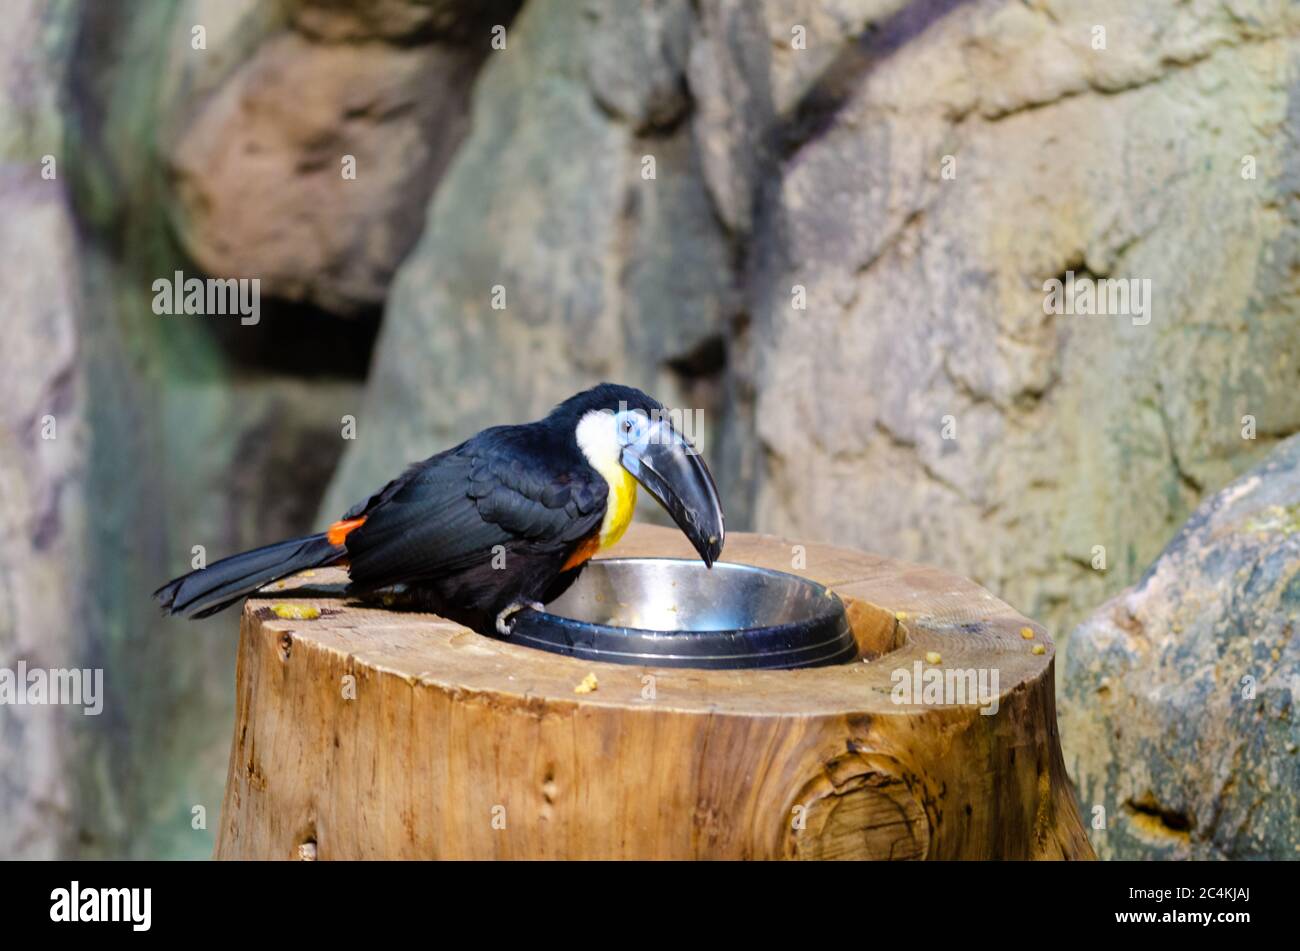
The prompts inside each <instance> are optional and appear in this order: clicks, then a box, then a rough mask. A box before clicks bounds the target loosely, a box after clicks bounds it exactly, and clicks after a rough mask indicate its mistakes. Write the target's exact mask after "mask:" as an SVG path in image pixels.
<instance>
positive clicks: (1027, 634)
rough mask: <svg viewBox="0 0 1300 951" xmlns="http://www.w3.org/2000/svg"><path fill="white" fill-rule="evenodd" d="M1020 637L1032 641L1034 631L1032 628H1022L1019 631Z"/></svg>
mask: <svg viewBox="0 0 1300 951" xmlns="http://www.w3.org/2000/svg"><path fill="white" fill-rule="evenodd" d="M1020 636H1021V637H1023V638H1024V639H1025V640H1027V641H1032V640H1033V639H1034V629H1033V628H1032V627H1022V628H1021V629H1020Z"/></svg>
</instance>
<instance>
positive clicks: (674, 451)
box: [154, 383, 724, 636]
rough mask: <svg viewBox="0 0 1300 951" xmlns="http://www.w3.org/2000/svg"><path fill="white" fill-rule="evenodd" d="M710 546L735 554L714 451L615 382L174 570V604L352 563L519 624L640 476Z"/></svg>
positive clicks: (431, 602)
mask: <svg viewBox="0 0 1300 951" xmlns="http://www.w3.org/2000/svg"><path fill="white" fill-rule="evenodd" d="M638 484H640V485H641V486H644V487H645V489H646V490H647V491H648V492H649V493H650V494H651V495H652V496H654V498H655V499H657V500H658V501H659V503H660V504H662V505H663V506H664V508H665V509H667V510H668V513H669V515H671V516H672V518H673V521H675V522H676V523H677V525H678V527H679V528H681V530H682V532H683V533H685V535H686V537H687V538H688V539H690V541H691V544H692V545H693V546H694V548H695V550H696V551H697V552H699V555H700V558H701V559H702V560H703V561H704V564H705V565H706V566H708V567H710V568H711V567H712V566H713V563H714V561H716V560H717V558H718V557H719V555H721V553H722V545H723V540H724V528H723V514H722V505H721V503H720V502H719V499H718V490H717V488H716V486H715V485H714V482H713V476H712V474H710V472H709V469H708V467H707V466H706V465H705V464H704V460H703V459H702V458H701V457H700V455H699V453H698V452H697V451H696V449H695V448H694V447H693V446H692V445H691V443H690V442H689V441H688V440H687V439H686V438H685V437H684V436H683V435H682V433H681V432H679V430H678V429H677V428H676V427H674V426H673V424H672V420H671V416H670V414H669V413H668V411H667V410H665V408H664V407H663V405H662V404H660V403H659V402H657V401H656V400H654V399H653V398H651V397H650V396H648V395H646V394H645V393H643V392H641V391H640V390H638V389H634V388H633V387H630V386H621V385H617V384H612V383H602V384H600V385H599V386H595V387H593V388H591V389H589V390H585V391H583V392H581V393H578V394H577V395H575V396H572V397H570V398H569V399H567V400H565V401H564V402H563V403H560V404H559V405H558V406H556V407H555V409H554V410H552V411H551V413H550V414H549V415H548V416H546V417H545V418H543V419H540V420H537V421H536V422H532V423H525V424H522V425H514V426H494V427H491V428H490V429H485V430H483V431H482V432H481V433H479V434H478V435H476V436H473V437H471V438H470V439H467V440H466V441H465V442H463V443H461V444H460V445H459V446H456V447H454V448H452V449H448V450H446V451H445V452H440V453H438V454H437V455H434V456H430V457H429V458H428V459H425V460H424V461H423V462H417V463H415V464H414V465H412V466H410V467H409V468H408V469H407V470H406V471H405V472H403V473H402V474H401V475H400V476H398V477H397V478H396V479H394V480H392V481H391V482H389V483H388V484H387V485H385V486H384V487H383V488H382V489H380V490H379V491H378V492H376V493H375V494H374V495H372V496H370V498H368V499H366V500H365V501H364V502H361V503H360V504H358V505H355V506H353V507H352V508H351V509H350V510H349V511H348V512H347V513H346V514H345V515H344V516H343V517H342V518H341V519H339V520H338V521H337V522H335V523H334V524H333V525H331V526H330V527H329V529H328V530H327V531H324V532H321V533H320V534H317V535H307V536H305V537H303V538H294V539H291V540H289V541H283V542H277V543H276V544H273V545H267V546H265V547H262V548H257V549H254V550H253V551H248V552H244V553H243V554H239V555H232V556H231V557H229V558H223V559H221V560H220V561H216V562H213V563H212V564H210V565H208V566H207V567H205V568H200V569H198V570H196V571H192V572H190V573H189V574H187V575H182V576H181V577H179V578H176V579H175V580H173V581H169V582H167V584H165V585H163V586H162V587H161V588H159V589H158V590H157V591H155V592H154V597H155V598H157V599H158V601H159V603H160V604H161V605H162V609H163V612H164V613H165V614H173V615H183V616H186V617H193V618H202V617H208V616H209V615H212V614H215V613H216V612H218V611H220V610H222V609H223V608H226V607H229V606H230V605H232V604H234V603H235V602H237V601H239V600H240V599H241V598H243V597H244V596H245V595H248V594H251V593H253V592H254V591H257V590H258V589H259V588H261V587H262V586H264V585H267V584H270V583H271V582H273V581H278V580H280V579H281V578H286V577H288V576H289V575H292V574H296V573H297V572H300V571H305V570H307V569H310V568H320V567H323V566H326V565H341V566H346V567H347V570H348V578H349V581H350V583H349V585H348V587H347V593H348V594H349V595H357V596H362V597H365V596H367V595H373V594H377V593H384V592H390V591H399V590H400V591H402V592H403V593H404V595H405V599H404V600H405V601H406V603H415V604H417V605H418V606H420V607H422V608H424V609H426V610H429V611H432V612H434V613H437V614H440V615H442V616H443V617H446V618H450V619H451V620H453V621H457V622H459V623H461V624H464V625H465V626H467V627H470V628H472V629H474V630H476V631H479V632H480V633H484V634H491V633H493V632H494V631H495V632H496V633H499V634H502V635H506V636H508V635H509V632H510V624H511V620H510V619H511V617H512V616H513V615H514V614H516V613H517V612H519V611H521V610H523V609H525V608H529V607H531V608H537V609H540V608H541V606H542V605H543V604H544V603H547V602H549V601H551V600H553V599H554V598H556V597H558V596H559V595H560V594H562V593H563V592H564V590H565V589H567V588H568V586H569V585H570V584H572V583H573V581H574V580H575V579H576V578H577V576H578V573H579V572H580V571H581V570H582V568H583V566H584V565H585V564H586V562H587V561H588V559H590V558H591V557H592V556H593V555H594V554H596V552H598V551H600V550H602V549H605V548H608V547H610V546H611V545H613V544H615V543H616V542H617V541H618V540H619V539H620V538H621V537H622V536H623V533H624V532H625V531H626V530H627V527H628V525H629V524H630V523H631V521H632V511H633V509H634V508H635V505H636V494H637V485H638Z"/></svg>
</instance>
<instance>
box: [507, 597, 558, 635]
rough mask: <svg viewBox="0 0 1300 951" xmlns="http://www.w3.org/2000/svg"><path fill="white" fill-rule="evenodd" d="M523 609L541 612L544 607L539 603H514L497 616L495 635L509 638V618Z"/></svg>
mask: <svg viewBox="0 0 1300 951" xmlns="http://www.w3.org/2000/svg"><path fill="white" fill-rule="evenodd" d="M525 608H532V609H533V610H534V611H543V610H545V609H546V605H544V604H542V602H540V601H516V602H515V603H514V604H512V605H510V606H509V607H508V608H506V609H505V610H504V611H502V612H501V613H500V614H498V615H497V633H498V634H500V635H501V636H502V637H509V636H510V625H509V624H508V623H507V622H508V621H509V620H510V618H512V617H514V616H515V615H516V614H518V613H519V612H520V611H522V610H524V609H525Z"/></svg>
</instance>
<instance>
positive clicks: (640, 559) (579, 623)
mask: <svg viewBox="0 0 1300 951" xmlns="http://www.w3.org/2000/svg"><path fill="white" fill-rule="evenodd" d="M644 562H673V563H675V564H682V565H703V564H704V562H703V561H701V560H700V559H698V558H673V557H671V556H659V555H653V556H649V555H645V556H643V555H620V556H615V557H612V558H593V559H592V560H591V561H589V562H587V564H586V565H584V566H583V569H584V571H586V570H589V569H590V568H591V567H593V566H595V565H602V566H603V565H616V564H641V563H644ZM719 567H725V568H735V569H741V570H743V571H745V572H747V573H753V574H757V575H765V576H767V577H770V578H777V579H780V580H782V581H785V582H789V581H794V582H798V585H797V586H799V587H805V588H810V589H811V590H812V591H813V593H814V594H817V595H821V596H822V597H823V598H825V599H826V600H827V601H828V602H829V603H828V605H827V610H825V611H817V612H814V613H813V614H810V615H809V616H808V617H807V618H805V619H803V620H799V621H783V622H781V623H779V624H763V625H758V626H755V627H726V628H714V629H711V630H706V629H700V628H690V629H685V630H675V631H664V630H659V629H658V628H653V627H627V626H624V625H621V624H602V623H599V622H597V621H584V620H582V619H581V618H572V617H569V616H568V615H565V614H553V613H551V612H550V611H538V610H537V609H536V608H525V609H524V611H521V612H519V613H520V615H523V614H524V613H528V614H531V615H533V616H535V617H545V618H549V619H552V620H554V621H558V622H560V623H561V625H563V626H573V627H582V628H587V629H594V630H599V631H602V632H618V633H625V634H630V635H635V636H639V637H647V638H650V639H653V640H655V641H664V642H669V643H671V642H672V641H674V640H681V641H686V640H695V641H698V640H699V639H700V637H701V636H709V635H711V636H715V637H716V636H719V635H727V634H745V635H750V636H754V635H759V634H763V635H768V636H775V635H778V634H780V633H783V632H786V631H793V630H795V629H798V628H802V627H804V626H806V625H807V624H808V623H809V622H813V621H817V622H824V621H827V620H830V621H834V620H836V616H837V615H838V617H839V618H840V619H842V620H843V622H844V624H845V625H847V624H848V619H847V610H848V609H847V606H846V605H845V604H844V601H843V600H842V599H841V598H840V596H839V595H838V594H836V593H835V591H834V590H832V589H831V588H830V587H829V586H827V585H824V584H822V583H821V582H819V581H814V580H813V579H811V578H806V577H804V576H803V575H796V574H793V573H791V572H788V571H780V570H778V569H776V568H764V567H762V566H761V565H747V564H745V563H744V562H738V561H715V562H714V563H713V567H712V568H704V570H705V571H712V570H713V568H719ZM574 583H575V584H576V583H577V582H574ZM566 593H567V592H566ZM563 596H564V595H561V596H560V597H561V598H562V597H563ZM556 600H557V601H558V600H560V599H559V598H557V599H556ZM837 606H838V610H836V607H837ZM797 649H799V650H802V649H805V648H797Z"/></svg>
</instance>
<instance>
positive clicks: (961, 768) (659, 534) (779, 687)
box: [216, 525, 1092, 859]
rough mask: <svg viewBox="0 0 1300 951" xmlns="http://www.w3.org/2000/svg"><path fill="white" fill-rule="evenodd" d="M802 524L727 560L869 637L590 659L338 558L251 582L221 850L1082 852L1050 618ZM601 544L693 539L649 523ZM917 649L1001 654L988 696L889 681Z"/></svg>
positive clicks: (629, 551) (733, 540)
mask: <svg viewBox="0 0 1300 951" xmlns="http://www.w3.org/2000/svg"><path fill="white" fill-rule="evenodd" d="M804 547H805V549H806V552H805V554H804V556H803V558H804V560H803V561H802V562H801V563H802V564H804V565H805V567H802V568H797V569H796V568H792V567H791V564H792V561H794V560H795V556H794V543H792V542H789V541H786V540H783V539H780V538H776V537H773V536H763V535H743V534H737V535H731V536H729V537H728V539H727V549H726V553H725V557H726V560H728V561H735V562H743V563H747V564H754V565H761V566H763V567H769V568H774V569H778V570H782V571H791V572H793V573H795V574H802V575H804V576H806V577H809V578H812V579H814V580H816V581H819V582H821V583H823V584H826V585H829V586H830V587H831V588H833V589H834V590H835V591H836V593H838V594H839V595H840V597H841V598H843V599H844V601H845V603H846V605H847V607H848V610H849V618H850V623H851V624H852V627H853V631H854V636H855V637H856V639H857V641H858V644H859V646H860V648H861V651H862V655H863V659H860V660H858V661H855V662H853V663H850V664H844V665H839V666H832V667H821V668H814V669H808V670H795V671H706V670H688V669H663V668H651V667H634V666H623V665H614V664H604V663H594V662H590V661H582V660H575V659H572V658H568V657H563V656H560V655H557V654H551V653H545V652H541V651H536V650H532V649H529V648H524V647H518V646H514V645H511V644H507V643H504V642H502V641H499V640H496V639H493V638H488V637H484V636H482V635H479V634H476V633H474V632H473V631H470V630H468V629H466V628H464V627H461V626H460V625H457V624H454V623H451V622H449V621H445V620H443V619H441V618H438V617H435V616H433V615H428V614H416V613H405V612H398V611H390V610H385V609H382V608H378V607H374V606H367V605H363V604H361V603H359V602H356V601H353V600H350V599H345V598H342V597H340V596H339V594H338V593H337V591H336V590H330V589H328V588H326V587H324V586H326V585H329V584H331V583H338V582H340V581H341V580H343V577H342V573H341V572H338V571H318V572H315V573H314V575H312V576H310V577H303V576H300V577H298V578H295V579H292V580H291V581H289V582H287V583H286V584H285V587H284V588H283V589H280V590H269V591H266V592H263V594H262V595H259V596H258V597H257V598H253V599H250V600H249V602H248V603H247V605H246V606H245V608H244V614H243V623H242V626H241V634H240V650H239V669H238V677H237V691H238V696H237V709H236V723H235V734H234V741H233V744H232V747H231V754H230V772H229V777H228V781H227V786H226V796H225V802H224V805H223V808H222V817H221V828H220V832H219V834H218V841H217V848H216V855H217V857H218V858H283V859H298V858H320V859H346V858H881V859H912V858H937V859H978V858H1091V857H1092V850H1091V847H1090V846H1089V845H1088V842H1087V838H1086V836H1085V833H1084V830H1083V827H1082V824H1081V822H1080V817H1079V812H1078V809H1077V806H1076V803H1075V800H1074V795H1073V792H1072V790H1071V787H1070V784H1069V782H1068V780H1067V778H1066V774H1065V767H1064V763H1063V761H1062V758H1061V751H1060V744H1059V741H1058V737H1057V729H1056V712H1055V704H1054V695H1053V690H1054V688H1053V660H1054V649H1053V646H1052V643H1051V641H1050V639H1049V638H1048V637H1047V635H1046V632H1045V631H1043V629H1042V628H1041V627H1039V626H1038V625H1036V624H1034V623H1033V622H1032V621H1029V620H1027V619H1026V618H1024V617H1022V616H1020V615H1019V614H1017V613H1016V612H1015V611H1014V610H1012V609H1011V608H1010V607H1008V606H1007V605H1006V604H1004V603H1003V602H1001V601H999V600H998V599H997V598H995V597H994V596H993V595H991V594H990V593H988V592H987V591H985V590H984V589H983V588H980V587H979V586H978V585H976V584H974V583H972V582H970V581H967V580H965V579H963V578H960V577H956V576H954V575H951V574H947V573H945V572H942V571H938V570H936V569H933V568H927V567H921V566H917V565H911V564H906V563H902V562H898V561H893V560H890V559H886V558H880V557H877V556H873V555H868V554H863V553H860V552H855V551H850V550H847V549H842V548H832V547H827V546H804ZM614 554H615V555H617V556H631V555H663V556H680V557H693V554H692V552H691V550H690V548H689V546H688V544H687V542H686V540H685V539H684V538H683V537H682V536H681V535H680V533H678V532H677V531H676V530H671V529H664V528H657V527H651V526H641V525H638V526H634V528H633V530H632V531H631V532H629V534H628V537H627V538H626V539H625V540H624V541H623V542H622V543H621V544H620V545H619V547H618V549H616V551H615V553H614ZM286 607H288V608H294V609H298V608H303V609H306V610H305V611H302V612H300V613H303V614H305V615H308V617H304V618H302V619H293V618H291V617H281V616H280V615H281V614H291V613H293V612H292V611H290V610H285V608H286ZM276 608H279V609H280V610H279V612H278V613H277V611H276V610H275V609H276ZM316 611H319V616H318V617H310V615H312V614H314V613H316ZM1030 635H1032V636H1030ZM1036 646H1037V647H1038V648H1039V649H1040V651H1041V652H1040V653H1035V652H1034V649H1035V647H1036ZM936 654H937V655H938V657H936V656H935V655H936ZM927 655H928V658H927ZM916 662H920V663H921V665H922V668H923V669H929V668H938V669H943V670H947V669H953V670H971V671H980V670H983V671H985V672H989V671H996V672H997V677H998V683H997V685H998V688H999V689H998V691H997V696H998V709H997V712H996V713H995V714H993V715H983V714H982V713H981V712H980V708H979V707H978V706H977V705H976V704H975V703H969V704H963V705H951V704H949V705H935V704H928V705H927V704H922V703H920V702H915V703H898V702H895V700H896V699H897V698H896V697H894V696H893V693H894V685H895V671H897V670H900V669H902V670H904V671H906V672H907V673H908V674H909V675H910V674H911V673H912V672H913V671H914V669H915V668H914V664H915V663H916ZM588 675H594V678H595V689H594V690H591V691H590V692H575V688H578V687H579V685H580V684H582V683H583V681H584V679H587V680H588V685H590V680H589V679H588ZM913 699H916V700H919V699H920V698H913Z"/></svg>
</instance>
